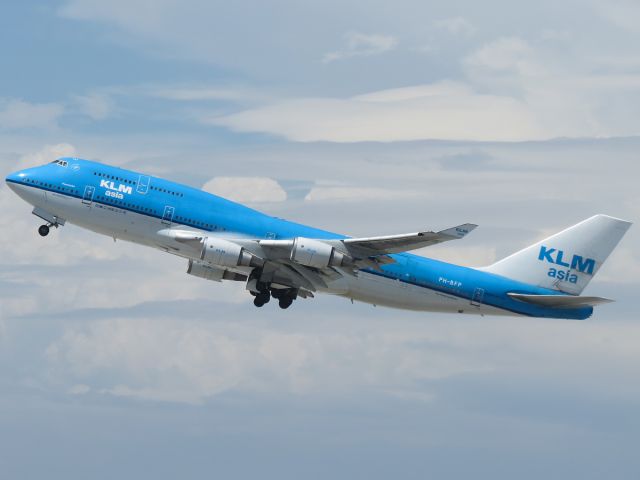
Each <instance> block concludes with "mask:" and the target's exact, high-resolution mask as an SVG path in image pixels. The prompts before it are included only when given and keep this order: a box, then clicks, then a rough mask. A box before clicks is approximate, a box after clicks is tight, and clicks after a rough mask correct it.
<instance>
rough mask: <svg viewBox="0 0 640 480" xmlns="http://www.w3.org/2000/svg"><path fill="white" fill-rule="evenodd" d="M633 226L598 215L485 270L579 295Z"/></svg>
mask: <svg viewBox="0 0 640 480" xmlns="http://www.w3.org/2000/svg"><path fill="white" fill-rule="evenodd" d="M630 226H631V222H627V221H625V220H620V219H619V218H614V217H609V216H607V215H595V216H593V217H591V218H588V219H586V220H584V221H582V222H580V223H578V224H577V225H574V226H573V227H569V228H567V229H566V230H563V231H561V232H560V233H556V234H555V235H552V236H551V237H549V238H545V239H544V240H542V241H541V242H538V243H536V244H534V245H531V246H530V247H527V248H525V249H524V250H520V251H519V252H516V253H514V254H513V255H510V256H508V257H507V258H504V259H502V260H500V261H499V262H496V263H494V264H493V265H491V266H489V267H486V268H484V269H483V270H485V271H488V272H491V273H495V274H497V275H502V276H504V277H507V278H511V279H513V280H518V281H520V282H524V283H529V284H532V285H537V286H540V287H545V288H550V289H554V290H559V291H561V292H565V293H570V294H573V295H578V294H580V292H582V290H584V288H585V287H586V286H587V284H588V283H589V281H591V279H592V278H593V277H594V275H595V274H596V273H597V272H598V270H599V269H600V267H601V266H602V264H603V263H604V261H605V260H606V259H607V257H608V256H609V254H610V253H611V252H612V251H613V249H614V248H615V247H616V245H617V244H618V242H619V241H620V239H621V238H622V237H623V235H624V234H625V233H626V231H627V230H628V229H629V227H630Z"/></svg>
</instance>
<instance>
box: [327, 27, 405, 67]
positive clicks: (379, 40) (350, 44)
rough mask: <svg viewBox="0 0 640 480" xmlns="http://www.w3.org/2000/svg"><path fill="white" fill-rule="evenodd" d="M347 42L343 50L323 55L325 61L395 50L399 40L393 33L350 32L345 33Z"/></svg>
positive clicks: (367, 55)
mask: <svg viewBox="0 0 640 480" xmlns="http://www.w3.org/2000/svg"><path fill="white" fill-rule="evenodd" d="M345 39H346V42H347V45H346V47H345V48H344V49H343V50H338V51H335V52H329V53H326V54H325V55H324V57H322V61H323V62H324V63H330V62H334V61H336V60H344V59H346V58H351V57H369V56H371V55H380V54H381V53H385V52H388V51H390V50H393V49H394V48H396V46H397V45H398V40H397V39H396V38H395V37H393V36H391V35H380V34H371V35H368V34H364V33H360V32H349V33H347V34H346V35H345Z"/></svg>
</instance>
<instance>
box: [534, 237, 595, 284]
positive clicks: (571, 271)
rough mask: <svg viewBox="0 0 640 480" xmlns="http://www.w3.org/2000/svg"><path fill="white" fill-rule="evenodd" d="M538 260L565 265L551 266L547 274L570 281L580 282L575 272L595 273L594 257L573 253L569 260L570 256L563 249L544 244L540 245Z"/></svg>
mask: <svg viewBox="0 0 640 480" xmlns="http://www.w3.org/2000/svg"><path fill="white" fill-rule="evenodd" d="M538 260H540V261H541V262H548V263H553V264H554V265H559V266H560V267H564V268H557V267H551V268H549V271H548V272H547V275H549V276H550V277H553V278H557V279H558V280H562V281H565V282H570V283H578V274H577V273H575V272H578V273H584V274H587V275H593V270H594V269H595V267H596V261H595V260H594V259H593V258H584V257H583V256H582V255H573V256H572V257H571V260H570V261H569V257H568V256H565V253H564V251H563V250H558V249H555V248H548V247H545V246H544V245H542V246H541V247H540V253H539V254H538Z"/></svg>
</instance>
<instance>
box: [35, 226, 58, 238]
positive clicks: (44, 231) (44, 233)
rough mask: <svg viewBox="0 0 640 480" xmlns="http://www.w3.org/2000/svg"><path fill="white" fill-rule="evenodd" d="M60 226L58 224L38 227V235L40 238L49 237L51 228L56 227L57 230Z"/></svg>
mask: <svg viewBox="0 0 640 480" xmlns="http://www.w3.org/2000/svg"><path fill="white" fill-rule="evenodd" d="M59 226H60V224H59V223H55V222H54V223H45V224H44V225H40V226H39V227H38V233H39V234H40V236H41V237H46V236H47V235H49V232H50V231H51V227H56V228H58V227H59Z"/></svg>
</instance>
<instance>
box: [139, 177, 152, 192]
mask: <svg viewBox="0 0 640 480" xmlns="http://www.w3.org/2000/svg"><path fill="white" fill-rule="evenodd" d="M150 182H151V179H150V178H149V177H147V176H146V175H140V176H139V177H138V184H137V186H136V192H138V193H141V194H142V195H145V194H146V193H147V192H148V191H149V183H150Z"/></svg>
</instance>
